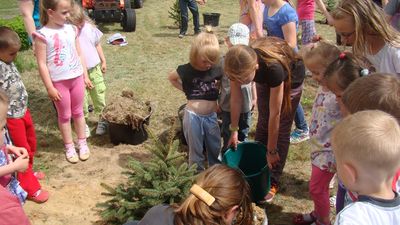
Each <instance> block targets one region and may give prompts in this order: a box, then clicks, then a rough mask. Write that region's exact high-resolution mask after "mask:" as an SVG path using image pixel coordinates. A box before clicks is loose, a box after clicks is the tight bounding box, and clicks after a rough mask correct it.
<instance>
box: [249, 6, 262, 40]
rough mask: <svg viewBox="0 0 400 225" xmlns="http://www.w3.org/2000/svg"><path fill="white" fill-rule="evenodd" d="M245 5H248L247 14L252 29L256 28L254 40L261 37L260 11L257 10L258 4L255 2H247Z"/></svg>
mask: <svg viewBox="0 0 400 225" xmlns="http://www.w3.org/2000/svg"><path fill="white" fill-rule="evenodd" d="M247 4H249V14H250V18H251V21H252V23H253V24H254V27H255V28H256V38H260V37H263V36H264V34H263V30H262V21H261V20H262V19H261V18H262V16H261V15H260V9H259V8H258V4H257V3H256V0H248V1H247Z"/></svg>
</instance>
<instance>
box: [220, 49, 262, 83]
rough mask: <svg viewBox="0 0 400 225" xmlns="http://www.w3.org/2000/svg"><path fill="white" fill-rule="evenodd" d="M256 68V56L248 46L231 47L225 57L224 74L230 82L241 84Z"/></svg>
mask: <svg viewBox="0 0 400 225" xmlns="http://www.w3.org/2000/svg"><path fill="white" fill-rule="evenodd" d="M256 66H257V54H256V52H255V51H254V50H253V49H252V48H250V47H249V46H246V45H235V46H232V47H231V48H229V50H228V52H227V53H226V55H225V59H224V72H225V74H226V75H227V77H228V78H229V79H230V80H232V81H238V82H240V83H243V81H244V80H246V78H247V76H248V75H249V74H250V73H251V72H253V71H254V70H256Z"/></svg>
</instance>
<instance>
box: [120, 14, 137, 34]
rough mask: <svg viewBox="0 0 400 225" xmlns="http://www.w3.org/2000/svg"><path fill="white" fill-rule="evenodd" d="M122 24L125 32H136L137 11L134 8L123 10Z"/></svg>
mask: <svg viewBox="0 0 400 225" xmlns="http://www.w3.org/2000/svg"><path fill="white" fill-rule="evenodd" d="M121 25H122V28H123V30H124V31H125V32H134V31H135V30H136V13H135V10H134V9H131V8H128V9H124V10H123V17H122V23H121Z"/></svg>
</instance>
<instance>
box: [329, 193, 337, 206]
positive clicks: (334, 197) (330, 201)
mask: <svg viewBox="0 0 400 225" xmlns="http://www.w3.org/2000/svg"><path fill="white" fill-rule="evenodd" d="M329 205H330V206H331V207H332V208H335V207H336V195H334V196H332V197H330V198H329Z"/></svg>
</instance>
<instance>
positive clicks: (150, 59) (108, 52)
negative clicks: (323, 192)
mask: <svg viewBox="0 0 400 225" xmlns="http://www.w3.org/2000/svg"><path fill="white" fill-rule="evenodd" d="M173 1H174V0H165V1H156V0H146V1H145V3H144V8H142V9H138V10H136V14H137V15H136V16H137V30H136V32H134V33H124V32H123V31H122V30H121V27H120V25H119V24H118V23H115V24H101V25H100V28H101V30H102V31H103V32H104V37H103V39H102V46H103V49H104V53H105V57H106V59H107V64H108V72H107V73H106V75H105V81H106V84H107V88H108V89H107V97H108V98H109V97H111V96H114V95H118V94H119V93H120V92H121V90H123V89H132V90H133V91H134V93H135V95H136V96H137V97H139V98H141V99H142V100H149V101H151V102H152V104H153V106H154V108H155V110H154V114H153V116H152V118H151V121H150V129H151V130H153V131H154V132H155V133H156V134H161V133H163V132H164V131H165V130H166V129H167V128H168V126H169V119H170V118H173V117H176V116H177V110H178V107H179V106H180V105H181V104H183V103H184V102H185V97H184V95H183V93H181V92H179V91H178V90H176V89H174V88H173V87H172V86H171V85H170V84H169V82H168V81H167V74H168V72H169V71H171V70H173V69H176V67H177V66H178V65H179V64H183V63H186V62H188V58H189V57H188V53H189V48H190V43H191V41H192V39H193V37H192V36H191V34H193V27H192V26H191V24H189V30H188V34H189V35H188V36H186V37H185V38H183V39H178V38H177V35H178V33H179V30H178V29H177V27H174V26H173V21H172V20H171V19H169V18H168V12H167V11H168V9H169V7H170V6H172V4H173ZM200 11H201V13H202V12H219V13H221V17H220V26H219V27H217V28H216V29H215V32H216V34H217V36H218V39H219V40H220V43H223V39H224V37H225V35H226V33H227V30H228V28H229V26H230V25H231V24H232V23H234V22H236V21H237V18H238V15H239V5H238V1H237V0H226V1H208V2H207V4H206V6H204V7H200ZM0 12H1V17H9V16H11V15H15V14H16V13H17V12H18V10H17V5H16V1H9V0H0ZM318 19H321V18H318ZM317 31H318V33H320V34H322V35H323V36H324V37H325V38H327V39H331V40H332V41H333V40H334V38H335V36H334V32H333V28H331V27H329V26H327V25H323V24H317ZM117 32H120V33H122V34H123V35H125V36H126V37H127V40H128V42H129V44H128V45H127V46H124V47H120V46H112V45H107V44H106V39H107V38H108V37H109V36H111V35H112V34H114V33H117ZM222 48H223V50H224V51H225V50H226V47H225V46H222ZM17 62H18V63H19V64H20V66H21V67H20V68H23V69H22V77H23V80H24V82H25V85H26V88H27V89H28V92H29V95H30V101H29V105H30V108H31V111H32V114H33V118H34V120H35V124H36V132H37V137H38V148H39V152H38V154H37V158H36V161H35V164H36V168H39V169H41V170H45V172H47V173H48V174H50V176H51V174H56V173H60V172H62V169H59V168H57V167H56V166H55V164H56V161H55V160H53V159H54V158H56V157H59V155H60V154H61V151H62V148H63V146H62V141H61V137H60V135H59V131H58V129H57V121H56V117H55V110H54V109H53V106H52V104H51V103H50V101H49V99H48V97H47V93H46V89H45V88H44V86H43V84H42V82H41V80H40V76H39V74H38V71H37V69H36V67H35V66H34V63H35V60H34V58H33V53H32V51H31V50H29V51H24V52H21V53H20V54H19V57H18V60H17ZM315 90H316V84H315V83H314V82H313V81H311V80H310V78H307V80H306V84H305V91H304V94H303V98H302V103H303V107H304V109H305V111H306V116H308V117H309V116H310V112H311V107H312V103H313V99H314V94H315ZM95 120H96V118H90V121H89V123H90V124H91V125H93V124H94V123H95ZM254 121H255V120H254ZM253 132H254V129H253ZM89 141H90V144H91V145H96V146H108V147H109V146H112V145H111V144H110V143H109V140H108V139H107V138H105V139H104V138H91V139H89ZM309 156H310V150H309V147H308V144H307V143H301V144H298V145H293V146H291V147H290V151H289V155H288V160H287V163H286V167H285V171H284V175H283V177H282V188H281V192H279V195H277V197H276V199H275V200H274V203H273V204H269V205H267V206H266V208H267V212H268V217H269V219H270V224H291V218H292V216H293V214H294V213H299V212H300V213H301V212H308V211H310V210H311V209H312V202H311V201H310V198H309V196H308V179H309V176H310V168H311V166H310V162H309Z"/></svg>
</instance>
